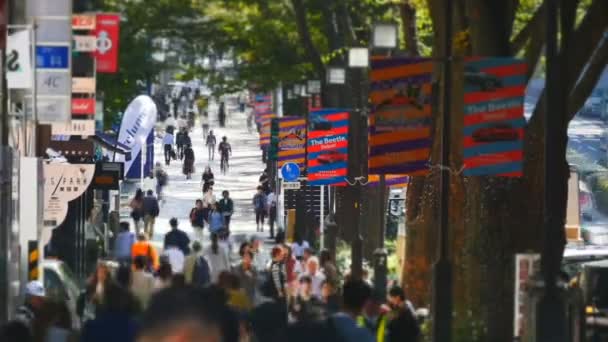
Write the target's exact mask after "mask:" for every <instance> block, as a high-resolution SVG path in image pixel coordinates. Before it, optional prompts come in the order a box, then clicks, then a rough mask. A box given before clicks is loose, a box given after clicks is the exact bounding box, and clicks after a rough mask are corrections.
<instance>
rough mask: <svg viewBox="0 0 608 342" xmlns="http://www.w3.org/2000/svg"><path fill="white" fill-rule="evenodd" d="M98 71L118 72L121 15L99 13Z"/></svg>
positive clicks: (96, 54) (95, 32) (96, 55)
mask: <svg viewBox="0 0 608 342" xmlns="http://www.w3.org/2000/svg"><path fill="white" fill-rule="evenodd" d="M93 32H94V34H95V36H96V37H97V51H95V58H96V59H97V72H100V73H108V74H113V73H116V72H118V43H119V41H120V15H118V14H107V13H106V14H97V28H96V29H95V31H93Z"/></svg>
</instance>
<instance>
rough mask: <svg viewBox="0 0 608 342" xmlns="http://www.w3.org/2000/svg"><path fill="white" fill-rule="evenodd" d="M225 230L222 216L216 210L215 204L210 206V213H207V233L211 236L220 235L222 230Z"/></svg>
mask: <svg viewBox="0 0 608 342" xmlns="http://www.w3.org/2000/svg"><path fill="white" fill-rule="evenodd" d="M225 228H226V224H225V221H224V215H222V213H221V212H220V211H219V210H218V208H217V204H216V203H213V204H211V211H210V212H209V232H210V233H211V234H216V235H221V234H222V233H224V232H223V230H224V229H225Z"/></svg>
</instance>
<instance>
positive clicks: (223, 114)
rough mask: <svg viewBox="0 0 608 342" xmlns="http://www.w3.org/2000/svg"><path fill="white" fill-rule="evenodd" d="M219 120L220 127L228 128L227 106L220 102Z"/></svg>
mask: <svg viewBox="0 0 608 342" xmlns="http://www.w3.org/2000/svg"><path fill="white" fill-rule="evenodd" d="M217 118H218V120H219V122H220V127H222V128H223V127H226V104H225V103H224V102H220V107H219V109H218V113H217Z"/></svg>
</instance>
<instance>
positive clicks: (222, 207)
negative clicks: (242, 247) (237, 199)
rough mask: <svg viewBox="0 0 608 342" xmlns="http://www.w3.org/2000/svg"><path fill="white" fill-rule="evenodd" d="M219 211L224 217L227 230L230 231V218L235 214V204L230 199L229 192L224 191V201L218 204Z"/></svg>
mask: <svg viewBox="0 0 608 342" xmlns="http://www.w3.org/2000/svg"><path fill="white" fill-rule="evenodd" d="M218 210H219V211H220V213H222V216H224V225H225V226H226V229H227V230H228V231H230V218H231V217H232V214H233V213H234V202H233V201H232V198H230V193H229V192H228V190H224V191H222V199H221V200H220V201H219V202H218Z"/></svg>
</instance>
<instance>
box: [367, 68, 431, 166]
mask: <svg viewBox="0 0 608 342" xmlns="http://www.w3.org/2000/svg"><path fill="white" fill-rule="evenodd" d="M432 72H433V62H432V61H431V60H430V59H425V58H404V57H395V58H380V59H373V60H372V66H371V71H370V79H371V86H370V101H371V103H372V113H371V115H370V117H369V160H368V166H369V174H375V175H380V174H384V175H388V174H400V175H401V174H403V175H424V174H426V173H427V172H428V169H429V166H428V160H429V157H430V153H431V145H432V137H431V115H432V113H431V77H432Z"/></svg>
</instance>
